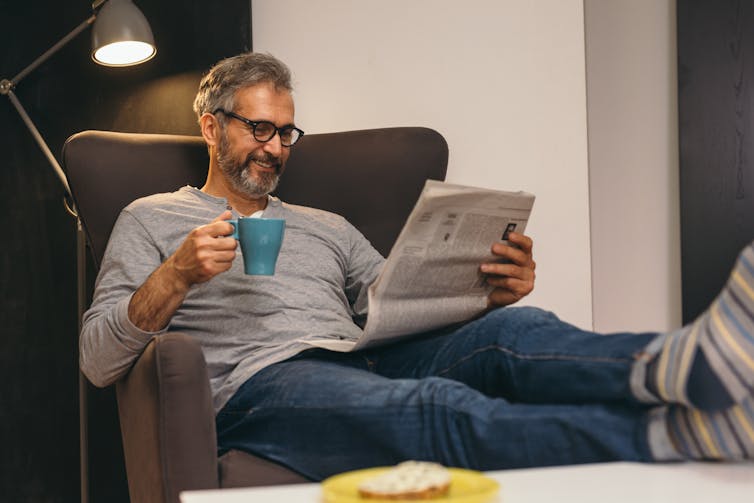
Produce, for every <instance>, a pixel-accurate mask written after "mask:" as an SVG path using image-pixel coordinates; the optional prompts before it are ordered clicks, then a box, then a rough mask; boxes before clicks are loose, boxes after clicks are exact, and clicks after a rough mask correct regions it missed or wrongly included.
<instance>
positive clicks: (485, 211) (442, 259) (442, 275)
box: [306, 180, 534, 351]
mask: <svg viewBox="0 0 754 503" xmlns="http://www.w3.org/2000/svg"><path fill="white" fill-rule="evenodd" d="M533 204H534V196H533V195H532V194H529V193H526V192H504V191H499V190H492V189H482V188H476V187H467V186H463V185H454V184H449V183H445V182H438V181H435V180H428V181H427V182H426V184H425V186H424V190H423V191H422V193H421V195H420V196H419V200H418V201H417V203H416V205H415V206H414V209H413V211H412V212H411V214H410V215H409V217H408V220H407V221H406V224H405V225H404V227H403V230H401V233H400V235H399V236H398V239H397V240H396V242H395V244H394V245H393V248H392V250H391V251H390V255H389V256H388V258H387V260H386V261H385V265H384V267H383V269H382V272H381V273H380V275H379V277H378V278H377V280H375V282H374V283H373V284H372V285H371V286H370V288H369V315H368V318H367V324H366V326H365V327H364V331H363V334H362V336H361V337H360V338H359V339H358V340H356V341H348V340H329V339H328V340H317V341H311V340H310V341H306V342H308V343H309V344H312V345H314V346H318V347H323V348H326V349H331V350H334V351H354V350H358V349H363V348H366V347H369V346H374V345H378V344H385V343H388V342H393V341H395V340H398V339H400V338H404V337H410V336H412V335H416V334H419V333H422V332H426V331H428V330H432V329H435V328H440V327H443V326H447V325H450V324H453V323H458V322H462V321H466V320H469V319H471V318H473V317H475V316H477V315H479V314H481V313H482V312H484V311H485V310H486V309H487V308H488V307H490V305H507V304H510V303H513V302H515V301H516V300H518V298H520V296H523V295H526V294H527V293H528V292H529V291H531V287H532V286H533V281H534V276H533V273H534V261H533V260H532V258H531V246H532V245H531V240H530V239H529V238H527V237H526V236H524V235H523V232H524V229H525V228H526V223H527V221H528V219H529V215H530V214H531V209H532V206H533ZM511 232H513V233H515V235H514V236H513V237H510V236H509V234H510V233H511ZM509 237H510V239H509ZM510 245H514V246H515V247H517V248H514V247H513V246H510ZM485 269H486V271H485ZM522 271H523V272H522Z"/></svg>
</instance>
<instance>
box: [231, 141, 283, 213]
mask: <svg viewBox="0 0 754 503" xmlns="http://www.w3.org/2000/svg"><path fill="white" fill-rule="evenodd" d="M221 135H222V137H221V139H220V144H219V145H218V149H217V165H218V166H219V167H220V170H221V171H222V172H223V173H224V174H225V177H226V178H227V179H228V181H229V182H230V185H231V186H232V187H233V188H234V189H235V190H237V191H238V192H240V193H242V194H244V195H246V196H248V197H250V198H259V197H262V196H266V195H267V194H269V193H270V192H272V191H273V190H275V188H277V186H278V182H279V181H280V174H279V173H277V172H276V173H257V175H258V178H255V177H252V176H251V174H250V171H251V168H250V165H251V163H252V162H254V161H253V157H251V156H249V157H247V158H246V160H245V161H244V162H237V161H236V160H235V159H233V158H232V156H231V155H230V142H229V141H228V136H227V135H226V134H225V131H223V132H222V133H221Z"/></svg>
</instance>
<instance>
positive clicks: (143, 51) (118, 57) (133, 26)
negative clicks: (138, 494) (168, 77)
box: [0, 0, 157, 503]
mask: <svg viewBox="0 0 754 503" xmlns="http://www.w3.org/2000/svg"><path fill="white" fill-rule="evenodd" d="M90 25H94V26H93V28H92V59H93V60H94V61H95V62H96V63H99V64H101V65H105V66H131V65H137V64H139V63H143V62H145V61H148V60H150V59H152V58H153V57H154V56H155V54H156V53H157V50H156V48H155V44H154V37H153V36H152V29H151V28H150V26H149V23H148V22H147V20H146V18H145V17H144V14H142V13H141V11H140V10H139V9H138V8H137V7H136V6H135V5H134V4H133V2H132V1H131V0H95V1H94V3H92V15H91V16H90V17H89V18H88V19H86V20H85V21H84V22H82V23H81V24H80V25H78V26H77V27H76V28H74V29H73V30H72V31H71V32H70V33H69V34H68V35H66V36H65V37H63V38H62V39H60V41H58V42H57V43H56V44H55V45H53V46H52V47H50V48H49V49H48V50H47V51H46V52H45V53H43V54H42V55H41V56H39V57H38V58H37V59H35V60H34V61H32V63H31V64H30V65H29V66H27V67H26V68H24V69H23V70H21V71H20V72H19V73H18V75H16V76H15V77H13V78H12V79H2V80H0V94H2V95H5V96H7V97H8V99H9V100H10V102H11V103H12V104H13V106H14V107H15V109H16V111H17V112H18V114H19V115H20V116H21V119H22V120H23V121H24V124H26V127H27V128H28V129H29V132H31V135H32V136H33V137H34V140H36V142H37V144H38V145H39V148H40V149H42V152H43V153H44V155H45V157H47V160H48V161H49V163H50V165H51V166H52V169H53V170H54V172H55V174H56V175H57V177H58V179H59V180H60V183H61V184H62V185H63V188H64V190H65V196H64V198H65V199H64V200H65V206H66V209H67V210H68V212H69V213H70V214H71V215H72V216H74V217H75V218H76V224H77V225H76V229H77V231H76V262H77V264H76V266H77V274H78V310H79V312H78V319H79V332H80V331H81V318H82V315H83V312H84V309H85V307H86V242H85V239H84V233H83V230H82V228H81V221H80V220H79V219H78V214H77V213H76V207H75V204H74V202H73V196H72V195H71V188H70V187H69V185H68V179H67V178H66V176H65V173H64V172H63V169H62V168H61V167H60V163H59V162H58V161H57V159H56V158H55V156H54V155H53V154H52V152H51V151H50V147H49V146H48V145H47V142H45V140H44V138H43V137H42V135H41V134H40V132H39V130H38V129H37V127H36V126H35V125H34V122H32V120H31V118H30V117H29V114H27V113H26V110H25V109H24V107H23V106H22V105H21V102H20V101H19V100H18V97H17V96H16V94H15V93H14V89H15V88H16V86H17V85H18V83H19V82H20V81H21V80H22V79H23V78H24V77H26V76H27V75H28V74H29V73H31V72H32V71H34V69H36V68H37V67H38V66H39V65H41V64H42V63H44V62H45V61H46V60H47V59H48V58H49V57H50V56H52V55H53V54H55V53H56V52H58V51H59V50H60V49H61V48H62V47H63V46H65V45H66V44H67V43H68V42H70V41H71V40H73V39H74V38H76V36H77V35H79V34H80V33H81V32H82V31H84V30H86V29H87V28H88V27H89V26H90ZM86 414H87V404H86V381H85V378H84V377H83V376H82V375H81V373H80V372H79V438H80V446H79V448H80V475H81V501H82V502H83V503H86V502H88V501H89V488H88V458H87V456H88V454H87V453H88V445H87V437H88V435H87V425H86Z"/></svg>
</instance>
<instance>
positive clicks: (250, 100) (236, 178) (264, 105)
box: [217, 84, 294, 198]
mask: <svg viewBox="0 0 754 503" xmlns="http://www.w3.org/2000/svg"><path fill="white" fill-rule="evenodd" d="M235 106H236V108H235V109H234V110H229V112H234V113H236V114H238V115H240V116H243V117H245V118H247V119H250V120H252V121H262V120H264V121H269V122H272V123H273V124H275V126H277V127H278V128H280V127H283V126H287V125H292V124H294V122H293V115H294V110H293V97H292V96H291V94H290V93H289V92H288V91H286V90H276V89H275V87H274V86H272V85H270V84H259V85H256V86H252V87H247V88H244V89H241V90H239V91H238V92H237V93H236V105H235ZM289 155H290V148H289V147H284V146H282V145H281V143H280V135H278V134H275V136H273V137H272V139H270V140H269V141H267V142H260V141H257V140H256V139H255V138H254V135H253V134H252V130H251V128H250V127H249V126H248V125H246V124H244V123H243V122H241V121H239V120H237V119H234V118H232V117H230V116H226V118H225V127H224V128H221V131H220V141H219V142H218V144H217V164H218V166H219V167H220V170H221V171H222V172H223V174H224V175H225V177H226V178H227V180H228V182H229V183H230V185H231V186H232V187H233V188H234V189H235V190H237V191H238V192H240V193H241V194H244V195H246V196H248V197H250V198H258V197H262V196H264V195H267V194H269V193H270V192H272V191H273V190H275V187H277V184H278V181H279V179H280V175H281V174H282V173H283V171H284V170H285V163H286V162H287V161H288V156H289Z"/></svg>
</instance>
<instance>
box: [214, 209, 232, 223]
mask: <svg viewBox="0 0 754 503" xmlns="http://www.w3.org/2000/svg"><path fill="white" fill-rule="evenodd" d="M232 216H233V213H231V212H230V210H225V211H223V212H222V213H220V214H219V215H218V216H217V217H215V219H214V220H212V222H210V223H213V224H214V223H215V222H222V221H223V220H230V217H232Z"/></svg>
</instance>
